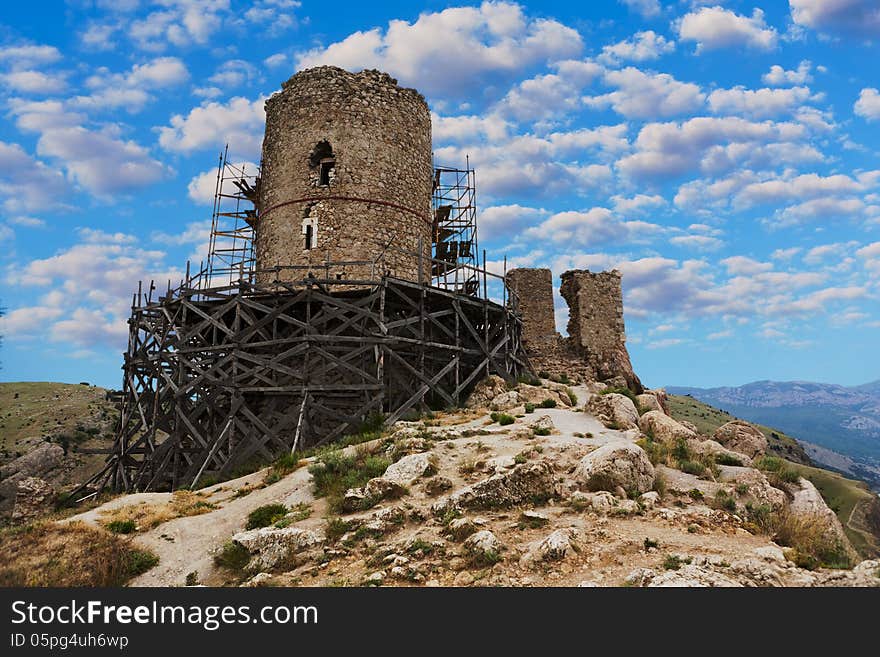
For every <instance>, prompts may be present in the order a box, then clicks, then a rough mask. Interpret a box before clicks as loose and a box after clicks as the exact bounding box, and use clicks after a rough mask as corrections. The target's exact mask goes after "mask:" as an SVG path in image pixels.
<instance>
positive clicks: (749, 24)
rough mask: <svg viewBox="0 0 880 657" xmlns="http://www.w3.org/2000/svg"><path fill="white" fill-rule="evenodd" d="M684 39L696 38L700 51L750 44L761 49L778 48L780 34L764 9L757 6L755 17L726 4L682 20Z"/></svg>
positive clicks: (682, 36)
mask: <svg viewBox="0 0 880 657" xmlns="http://www.w3.org/2000/svg"><path fill="white" fill-rule="evenodd" d="M678 36H679V39H681V40H682V41H695V42H696V43H697V52H698V53H701V52H704V51H706V50H715V49H718V48H729V47H735V46H746V47H750V48H756V49H759V50H771V49H773V48H775V47H776V42H777V38H778V34H777V32H776V30H775V29H774V28H772V27H768V26H767V23H766V22H765V21H764V12H763V11H761V10H760V9H755V10H754V11H753V12H752V16H751V18H749V17H747V16H740V15H739V14H736V13H734V12H732V11H730V10H728V9H724V8H722V7H718V6H715V7H703V8H701V9H699V10H698V11H694V12H691V13H689V14H686V15H685V16H684V17H682V18H681V20H680V21H678Z"/></svg>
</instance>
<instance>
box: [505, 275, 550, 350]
mask: <svg viewBox="0 0 880 657" xmlns="http://www.w3.org/2000/svg"><path fill="white" fill-rule="evenodd" d="M507 283H508V285H509V286H510V289H511V290H512V291H513V292H514V293H515V294H516V296H517V303H518V308H519V312H520V313H522V321H523V333H522V339H523V346H525V348H526V349H527V350H528V349H529V348H532V349H534V348H536V347H537V348H540V346H539V345H540V344H541V343H543V342H546V341H547V340H556V338H557V336H558V335H559V334H558V333H557V332H556V320H555V315H554V311H553V273H552V272H551V271H550V270H549V269H526V268H522V269H512V270H510V271H509V272H507Z"/></svg>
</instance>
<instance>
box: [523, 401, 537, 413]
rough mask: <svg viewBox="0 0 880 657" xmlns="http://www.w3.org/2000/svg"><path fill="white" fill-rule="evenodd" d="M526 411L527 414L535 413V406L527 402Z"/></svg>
mask: <svg viewBox="0 0 880 657" xmlns="http://www.w3.org/2000/svg"><path fill="white" fill-rule="evenodd" d="M525 409H526V413H534V412H535V405H534V404H532V403H531V402H527V403H526V406H525Z"/></svg>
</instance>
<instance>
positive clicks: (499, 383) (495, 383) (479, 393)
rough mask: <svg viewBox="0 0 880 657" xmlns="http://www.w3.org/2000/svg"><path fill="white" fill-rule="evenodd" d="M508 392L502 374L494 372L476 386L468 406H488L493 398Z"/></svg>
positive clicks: (469, 398)
mask: <svg viewBox="0 0 880 657" xmlns="http://www.w3.org/2000/svg"><path fill="white" fill-rule="evenodd" d="M505 392H507V383H506V382H505V381H504V379H502V378H501V377H500V376H498V375H496V374H492V375H490V376H488V377H486V378H485V379H483V380H482V381H480V382H479V383H478V384H477V385H476V386H475V387H474V391H473V392H472V393H471V394H470V397H468V400H467V407H468V408H488V407H489V404H491V403H492V400H493V399H495V398H496V397H497V396H498V395H500V394H503V393H505Z"/></svg>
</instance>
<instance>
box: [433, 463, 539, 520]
mask: <svg viewBox="0 0 880 657" xmlns="http://www.w3.org/2000/svg"><path fill="white" fill-rule="evenodd" d="M554 492H555V481H554V474H553V466H552V464H551V463H550V462H549V461H547V460H543V459H542V460H540V461H529V462H527V463H521V464H519V465H517V466H516V467H514V468H513V469H511V470H508V471H505V472H500V473H497V474H494V475H492V476H491V477H489V478H488V479H483V480H482V481H479V482H477V483H476V484H473V485H472V486H468V487H467V488H463V489H461V490H460V491H457V492H456V493H454V494H452V495H451V496H449V497H448V498H446V499H445V500H441V501H440V502H438V503H437V504H435V505H434V506H433V507H432V511H433V512H434V514H435V515H440V516H442V515H443V514H445V513H446V512H447V511H449V510H452V509H499V508H510V507H512V506H517V505H520V504H524V503H533V502H534V501H536V500H544V499H548V498H549V497H551V496H552V495H553V494H554Z"/></svg>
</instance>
